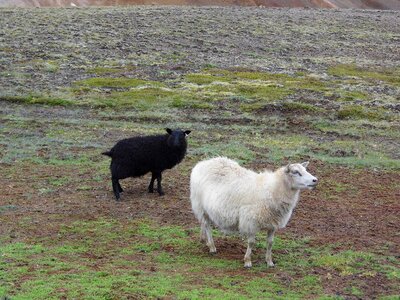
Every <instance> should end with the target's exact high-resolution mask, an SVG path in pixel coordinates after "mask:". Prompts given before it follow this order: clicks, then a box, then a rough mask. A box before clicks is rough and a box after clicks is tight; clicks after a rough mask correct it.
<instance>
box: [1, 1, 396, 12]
mask: <svg viewBox="0 0 400 300" xmlns="http://www.w3.org/2000/svg"><path fill="white" fill-rule="evenodd" d="M152 4H154V5H206V6H207V5H213V6H214V5H216V6H225V5H240V6H265V7H312V8H359V9H392V10H399V9H400V1H398V0H213V1H211V0H55V1H53V0H0V6H17V7H48V6H51V7H65V6H67V7H68V6H115V5H152Z"/></svg>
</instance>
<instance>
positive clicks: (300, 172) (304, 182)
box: [285, 161, 318, 190]
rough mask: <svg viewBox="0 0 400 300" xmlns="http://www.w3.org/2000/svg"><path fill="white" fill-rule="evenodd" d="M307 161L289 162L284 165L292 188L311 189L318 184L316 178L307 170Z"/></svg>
mask: <svg viewBox="0 0 400 300" xmlns="http://www.w3.org/2000/svg"><path fill="white" fill-rule="evenodd" d="M307 166H308V161H307V162H303V163H301V164H289V165H287V166H286V167H285V173H286V174H287V176H288V178H289V181H290V184H291V187H292V189H300V190H304V189H310V190H311V189H313V188H315V187H316V186H317V184H318V179H317V178H316V177H314V176H313V175H311V174H310V173H308V172H307V170H306V168H307Z"/></svg>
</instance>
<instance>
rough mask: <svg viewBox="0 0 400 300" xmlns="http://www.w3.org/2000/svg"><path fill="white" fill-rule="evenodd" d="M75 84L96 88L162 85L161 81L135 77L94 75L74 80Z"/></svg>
mask: <svg viewBox="0 0 400 300" xmlns="http://www.w3.org/2000/svg"><path fill="white" fill-rule="evenodd" d="M75 84H77V85H82V86H89V87H98V88H132V87H138V86H144V85H152V86H158V87H160V86H163V84H162V83H160V82H156V81H147V80H142V79H137V78H125V77H121V78H111V77H110V78H108V77H94V78H88V79H85V80H81V81H77V82H75Z"/></svg>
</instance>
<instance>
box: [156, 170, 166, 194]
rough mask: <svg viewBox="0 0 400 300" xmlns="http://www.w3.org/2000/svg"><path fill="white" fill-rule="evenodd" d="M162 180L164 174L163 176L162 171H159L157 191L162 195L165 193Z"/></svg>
mask: <svg viewBox="0 0 400 300" xmlns="http://www.w3.org/2000/svg"><path fill="white" fill-rule="evenodd" d="M161 180H162V176H161V172H159V173H157V192H158V194H159V195H160V196H163V195H164V191H163V189H162V187H161Z"/></svg>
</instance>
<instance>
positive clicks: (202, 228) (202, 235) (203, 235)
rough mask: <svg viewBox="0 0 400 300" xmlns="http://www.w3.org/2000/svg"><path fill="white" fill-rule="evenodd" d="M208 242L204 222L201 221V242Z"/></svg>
mask: <svg viewBox="0 0 400 300" xmlns="http://www.w3.org/2000/svg"><path fill="white" fill-rule="evenodd" d="M206 240H207V234H206V227H205V224H204V221H201V224H200V241H202V242H205V241H206Z"/></svg>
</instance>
